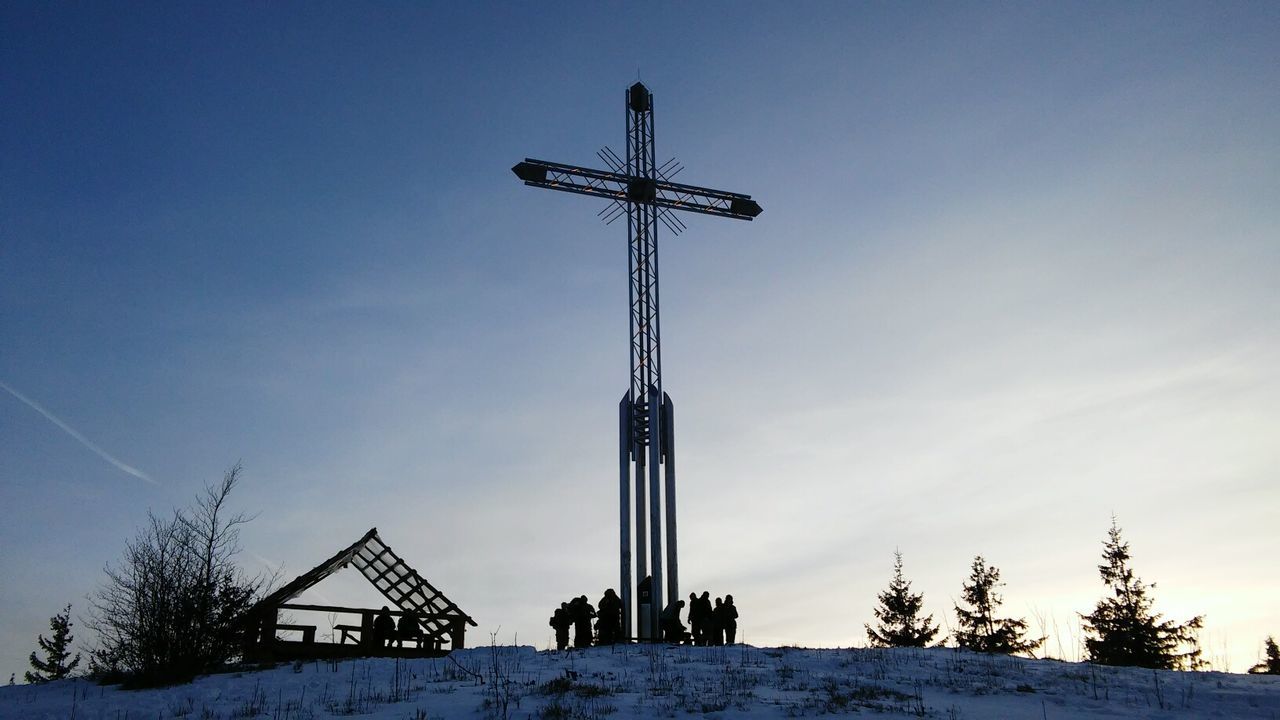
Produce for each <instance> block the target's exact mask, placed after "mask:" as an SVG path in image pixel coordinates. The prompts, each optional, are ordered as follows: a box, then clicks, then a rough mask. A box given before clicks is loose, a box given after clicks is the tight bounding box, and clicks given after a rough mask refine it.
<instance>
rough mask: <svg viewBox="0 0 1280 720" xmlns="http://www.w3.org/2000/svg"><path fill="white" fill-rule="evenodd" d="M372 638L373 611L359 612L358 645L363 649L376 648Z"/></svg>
mask: <svg viewBox="0 0 1280 720" xmlns="http://www.w3.org/2000/svg"><path fill="white" fill-rule="evenodd" d="M374 642H375V639H374V636H373V611H372V610H361V611H360V645H361V646H362V647H364V648H365V649H369V648H373V647H376V645H374Z"/></svg>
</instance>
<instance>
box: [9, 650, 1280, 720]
mask: <svg viewBox="0 0 1280 720" xmlns="http://www.w3.org/2000/svg"><path fill="white" fill-rule="evenodd" d="M862 712H877V713H884V714H888V715H894V716H904V717H930V718H947V719H949V720H950V719H956V718H1028V719H1033V718H1039V719H1041V720H1063V719H1066V718H1096V717H1105V718H1248V719H1249V720H1273V719H1277V718H1280V677H1277V676H1251V675H1234V674H1225V673H1180V672H1167V671H1160V672H1156V671H1151V670H1139V669H1135V668H1111V667H1100V666H1092V665H1087V664H1082V663H1063V662H1057V661H1046V660H1025V659H1021V658H1011V657H1003V656H995V657H992V656H983V655H975V654H971V653H965V652H960V651H956V650H949V649H930V650H869V649H850V650H805V649H796V648H776V649H775V648H754V647H747V646H737V647H732V648H693V647H668V646H654V647H649V646H643V647H641V646H618V647H616V648H593V649H590V650H585V651H570V652H564V653H557V652H536V651H535V650H534V649H533V648H531V647H510V646H505V647H491V648H475V649H471V650H465V651H460V652H457V653H454V654H453V655H452V656H450V657H447V658H436V659H414V660H400V661H397V660H393V659H387V658H373V659H360V660H347V661H342V662H337V663H329V662H323V661H322V662H307V663H298V664H293V665H282V666H280V667H276V668H273V669H269V670H262V671H256V672H243V673H229V674H223V675H214V676H209V677H204V678H200V679H199V680H197V681H196V682H194V683H192V684H190V685H182V686H177V687H171V688H162V689H156V690H142V691H127V690H120V689H119V688H116V687H100V686H97V685H94V684H93V683H90V682H88V681H84V680H74V681H70V680H68V681H59V682H55V683H49V684H46V685H20V686H13V687H4V688H0V718H6V719H7V718H24V719H26V718H30V719H32V720H34V719H37V718H51V719H52V718H57V719H58V720H64V719H69V718H74V720H149V719H157V720H168V719H170V718H178V719H182V718H190V719H191V720H214V719H217V720H236V719H240V718H271V719H272V720H319V719H321V718H333V717H349V716H358V717H363V718H372V719H374V720H384V719H385V720H389V719H392V718H394V719H396V720H427V719H428V718H430V719H435V718H486V717H489V718H592V719H601V720H604V719H615V718H616V719H617V720H624V719H631V718H652V717H683V716H687V715H690V714H692V715H702V716H706V717H709V718H734V717H749V718H760V719H765V718H785V717H799V716H817V715H824V714H850V713H862Z"/></svg>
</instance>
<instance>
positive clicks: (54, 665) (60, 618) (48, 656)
mask: <svg viewBox="0 0 1280 720" xmlns="http://www.w3.org/2000/svg"><path fill="white" fill-rule="evenodd" d="M71 624H72V623H71V606H70V605H67V606H66V607H65V608H63V610H62V612H60V613H58V614H56V615H54V616H53V617H51V618H49V629H50V630H52V631H53V638H52V639H50V640H45V639H44V636H43V635H37V636H36V642H38V643H39V644H40V649H41V650H44V660H41V659H40V658H38V657H36V654H35V653H34V652H33V653H31V670H28V671H27V672H26V674H25V675H24V677H25V678H26V679H27V682H29V683H42V682H48V681H50V680H61V679H63V678H65V677H67V676H68V675H70V674H71V671H72V670H75V669H76V666H77V665H79V664H80V653H76V656H75V658H73V659H72V660H71V662H67V658H68V657H70V656H71V641H72V640H74V639H75V638H73V637H72V636H71ZM33 671H34V672H33ZM9 680H10V682H12V681H13V678H9Z"/></svg>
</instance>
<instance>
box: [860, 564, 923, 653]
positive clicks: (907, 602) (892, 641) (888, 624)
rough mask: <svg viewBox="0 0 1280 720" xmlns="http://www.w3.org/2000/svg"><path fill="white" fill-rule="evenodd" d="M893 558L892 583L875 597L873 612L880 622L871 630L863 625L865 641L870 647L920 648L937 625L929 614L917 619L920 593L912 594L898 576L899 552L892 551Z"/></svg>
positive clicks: (906, 582)
mask: <svg viewBox="0 0 1280 720" xmlns="http://www.w3.org/2000/svg"><path fill="white" fill-rule="evenodd" d="M893 558H894V560H893V580H892V581H891V582H890V583H889V589H888V590H886V591H884V592H882V593H880V594H879V596H878V597H879V600H880V607H878V608H876V610H875V612H876V618H877V619H879V621H880V622H879V625H878V627H875V628H872V627H871V626H870V625H864V627H866V629H867V639H868V640H869V641H870V642H871V645H872V647H924V646H925V645H928V644H929V641H930V640H932V639H933V636H934V635H937V634H938V626H937V625H933V616H932V615H930V616H928V617H925V618H921V617H920V609H921V607H922V606H923V605H924V594H923V593H918V594H917V593H912V592H911V582H910V581H908V580H906V579H905V578H903V577H902V553H901V552H898V551H896V550H895V551H894V553H893Z"/></svg>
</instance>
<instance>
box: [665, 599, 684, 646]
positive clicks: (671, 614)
mask: <svg viewBox="0 0 1280 720" xmlns="http://www.w3.org/2000/svg"><path fill="white" fill-rule="evenodd" d="M683 608H684V601H683V600H677V601H676V602H675V603H673V604H671V605H668V606H666V607H665V608H663V610H662V614H661V615H659V616H658V619H659V621H660V623H661V625H662V639H663V640H666V641H667V642H670V643H681V642H684V641H685V640H686V639H688V637H689V633H688V632H686V631H685V629H684V623H682V622H680V611H681V610H682V609H683Z"/></svg>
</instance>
